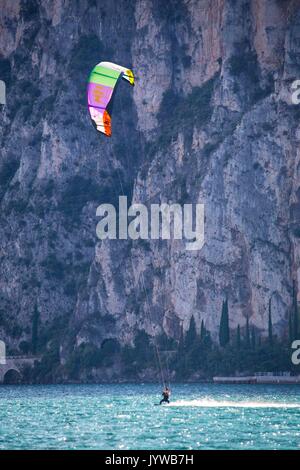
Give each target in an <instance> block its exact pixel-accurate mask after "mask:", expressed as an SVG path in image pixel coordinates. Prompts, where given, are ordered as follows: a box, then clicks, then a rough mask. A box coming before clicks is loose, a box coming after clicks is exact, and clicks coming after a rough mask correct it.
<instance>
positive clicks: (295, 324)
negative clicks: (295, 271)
mask: <svg viewBox="0 0 300 470" xmlns="http://www.w3.org/2000/svg"><path fill="white" fill-rule="evenodd" d="M293 316H294V321H293V339H298V331H299V319H298V302H297V289H296V282H295V281H293Z"/></svg>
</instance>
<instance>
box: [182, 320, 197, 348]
mask: <svg viewBox="0 0 300 470" xmlns="http://www.w3.org/2000/svg"><path fill="white" fill-rule="evenodd" d="M197 339H198V338H197V330H196V322H195V318H194V315H192V318H191V321H190V326H189V329H188V331H187V333H186V336H185V345H186V349H191V348H193V346H195V344H196V342H197Z"/></svg>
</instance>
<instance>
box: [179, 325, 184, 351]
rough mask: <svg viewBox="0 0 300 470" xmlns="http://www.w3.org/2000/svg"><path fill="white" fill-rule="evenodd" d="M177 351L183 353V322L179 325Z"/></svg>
mask: <svg viewBox="0 0 300 470" xmlns="http://www.w3.org/2000/svg"><path fill="white" fill-rule="evenodd" d="M178 353H179V355H180V354H183V353H184V333H183V324H181V326H180V337H179V342H178Z"/></svg>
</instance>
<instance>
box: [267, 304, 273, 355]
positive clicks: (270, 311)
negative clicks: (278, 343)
mask: <svg viewBox="0 0 300 470" xmlns="http://www.w3.org/2000/svg"><path fill="white" fill-rule="evenodd" d="M268 337H269V344H270V346H272V344H273V324H272V308H271V299H270V300H269V323H268Z"/></svg>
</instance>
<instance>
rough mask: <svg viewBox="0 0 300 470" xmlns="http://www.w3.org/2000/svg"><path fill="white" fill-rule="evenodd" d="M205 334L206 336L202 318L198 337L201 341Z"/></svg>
mask: <svg viewBox="0 0 300 470" xmlns="http://www.w3.org/2000/svg"><path fill="white" fill-rule="evenodd" d="M205 336H206V330H205V326H204V321H203V320H202V321H201V330H200V339H201V341H204V339H205Z"/></svg>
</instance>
